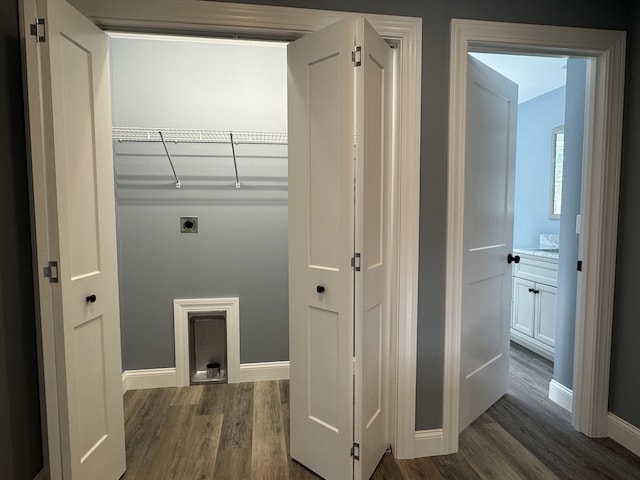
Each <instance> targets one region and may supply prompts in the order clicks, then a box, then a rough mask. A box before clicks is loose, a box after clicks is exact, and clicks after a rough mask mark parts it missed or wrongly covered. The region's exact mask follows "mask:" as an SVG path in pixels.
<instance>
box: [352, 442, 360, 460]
mask: <svg viewBox="0 0 640 480" xmlns="http://www.w3.org/2000/svg"><path fill="white" fill-rule="evenodd" d="M351 456H352V457H353V459H354V460H360V444H359V443H354V444H353V446H352V447H351Z"/></svg>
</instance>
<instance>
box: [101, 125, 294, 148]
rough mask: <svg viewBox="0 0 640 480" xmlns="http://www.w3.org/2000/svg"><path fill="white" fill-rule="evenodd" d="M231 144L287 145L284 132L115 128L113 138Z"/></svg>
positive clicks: (125, 140) (120, 140)
mask: <svg viewBox="0 0 640 480" xmlns="http://www.w3.org/2000/svg"><path fill="white" fill-rule="evenodd" d="M161 130H162V134H163V137H164V141H165V142H174V143H230V142H231V141H232V140H231V139H232V138H233V143H234V144H235V145H239V144H249V145H287V144H288V140H289V139H288V135H287V133H284V132H257V131H233V135H232V132H230V131H226V130H190V129H178V128H162V129H161V128H138V127H113V128H112V133H111V136H112V138H113V140H116V141H118V142H162V141H163V138H162V136H161V135H160V133H159V132H160V131H161Z"/></svg>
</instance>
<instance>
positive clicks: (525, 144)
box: [513, 87, 565, 248]
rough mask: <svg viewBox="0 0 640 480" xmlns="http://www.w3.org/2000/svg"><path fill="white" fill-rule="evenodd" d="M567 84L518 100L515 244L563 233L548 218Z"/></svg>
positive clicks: (533, 244) (533, 245) (529, 244)
mask: <svg viewBox="0 0 640 480" xmlns="http://www.w3.org/2000/svg"><path fill="white" fill-rule="evenodd" d="M564 97H565V87H560V88H556V89H554V90H551V91H549V92H547V93H543V94H542V95H538V96H537V97H534V98H532V99H531V100H528V101H526V102H522V103H520V104H518V134H517V137H516V138H517V145H516V188H515V199H514V200H515V201H514V211H513V247H514V248H538V246H539V243H540V234H541V233H549V234H554V235H558V234H559V233H560V220H557V219H550V218H549V204H550V195H549V189H550V182H551V157H552V156H553V154H552V149H551V145H552V141H553V134H552V133H553V129H554V128H556V127H560V126H562V125H563V124H564V109H565V108H564V107H565V105H564V103H565V102H564Z"/></svg>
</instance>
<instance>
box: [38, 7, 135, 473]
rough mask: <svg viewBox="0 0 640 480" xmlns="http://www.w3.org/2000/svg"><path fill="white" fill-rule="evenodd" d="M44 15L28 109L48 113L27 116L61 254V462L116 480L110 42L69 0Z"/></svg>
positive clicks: (57, 305)
mask: <svg viewBox="0 0 640 480" xmlns="http://www.w3.org/2000/svg"><path fill="white" fill-rule="evenodd" d="M38 15H39V16H40V17H43V18H44V19H45V25H46V26H45V28H46V30H45V32H46V33H45V40H46V41H45V42H43V43H40V44H39V47H38V53H39V55H37V57H38V58H37V59H34V58H29V59H28V61H27V65H29V68H30V70H29V71H28V72H27V75H28V76H29V81H28V82H27V84H28V96H29V101H30V103H31V102H36V101H38V102H39V106H38V108H37V109H32V108H30V111H31V112H34V111H37V110H39V111H40V112H41V114H42V116H43V118H33V117H32V118H30V122H31V124H32V125H34V124H35V123H37V122H41V125H42V129H40V128H38V127H35V128H33V129H32V131H33V132H42V135H43V138H37V139H33V137H32V139H33V141H37V142H38V143H40V142H42V145H44V152H43V156H44V158H40V157H38V158H36V157H37V155H39V153H38V152H40V151H41V150H40V149H39V148H38V146H35V145H34V146H33V148H32V152H34V157H33V162H37V163H42V164H44V165H45V169H46V171H47V177H46V186H42V188H41V186H40V185H37V186H35V187H34V197H35V203H36V207H35V208H36V209H39V208H42V209H45V210H46V217H47V220H48V227H49V230H48V232H47V234H48V237H47V244H48V245H49V254H50V255H51V258H50V259H51V260H57V261H59V270H58V273H59V283H52V284H51V298H52V300H53V310H54V311H53V322H54V332H55V337H56V338H55V349H56V365H57V368H58V371H57V378H58V385H57V387H58V405H59V415H60V430H61V434H60V440H61V454H62V468H63V474H64V477H65V478H69V479H85V478H92V479H105V480H107V479H110V480H113V479H117V478H119V477H120V476H121V475H122V473H123V472H124V470H125V451H124V417H123V406H122V369H121V358H120V320H119V312H118V285H117V270H116V268H117V267H116V242H115V204H114V197H113V166H112V152H111V139H110V132H111V113H110V108H111V107H110V99H109V96H110V86H109V64H108V59H109V55H108V41H107V37H106V35H105V34H104V33H103V32H102V31H101V30H100V29H99V28H97V27H96V26H95V25H94V24H93V23H91V22H90V21H89V20H87V19H86V18H84V17H83V16H82V15H81V14H80V13H79V12H77V11H76V10H74V9H73V8H72V7H71V6H70V5H68V4H67V3H66V2H64V1H62V0H42V1H40V2H38ZM27 41H35V39H34V38H33V37H28V38H27ZM26 52H27V55H33V54H34V50H33V49H27V50H26ZM35 65H37V71H36V70H34V69H33V68H32V66H35ZM34 79H36V80H34ZM50 259H49V258H47V259H43V258H39V259H38V263H39V264H40V265H42V264H45V263H46V262H47V261H48V260H50ZM93 296H95V297H93Z"/></svg>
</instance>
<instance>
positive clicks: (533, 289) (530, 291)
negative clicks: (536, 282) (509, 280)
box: [529, 288, 540, 294]
mask: <svg viewBox="0 0 640 480" xmlns="http://www.w3.org/2000/svg"><path fill="white" fill-rule="evenodd" d="M529 293H533V294H536V293H540V290H536V289H535V288H530V289H529Z"/></svg>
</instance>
